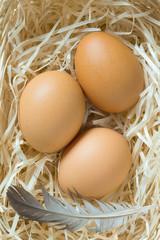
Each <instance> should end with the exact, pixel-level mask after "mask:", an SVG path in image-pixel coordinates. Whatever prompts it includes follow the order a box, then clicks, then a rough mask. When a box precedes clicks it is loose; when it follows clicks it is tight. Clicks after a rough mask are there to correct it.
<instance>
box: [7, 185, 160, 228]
mask: <svg viewBox="0 0 160 240" xmlns="http://www.w3.org/2000/svg"><path fill="white" fill-rule="evenodd" d="M40 185H41V189H42V193H43V198H44V204H45V208H44V207H43V206H42V205H41V204H40V203H39V202H38V201H37V200H36V199H35V198H34V197H33V196H32V194H30V193H29V192H28V191H26V190H24V189H23V188H20V187H17V186H13V185H12V186H10V187H9V188H8V190H7V197H8V200H9V202H10V205H11V206H12V207H13V209H14V210H15V211H16V212H17V213H18V214H19V215H21V216H23V217H24V219H25V220H35V221H39V222H50V223H54V224H55V226H57V227H61V228H60V229H67V230H69V231H76V230H79V229H80V228H81V227H83V226H84V225H86V224H87V223H88V222H89V221H90V220H93V221H95V224H96V228H94V229H90V231H96V232H104V231H105V230H109V229H111V228H117V227H120V226H122V225H123V224H126V223H127V220H128V219H129V218H130V216H131V215H135V216H138V215H140V214H145V213H147V212H148V210H149V209H151V208H152V207H157V205H150V206H145V207H137V206H136V207H133V206H131V205H130V204H128V203H121V204H118V203H113V202H101V201H99V200H94V201H96V202H97V203H98V205H99V207H100V209H98V208H96V207H95V206H93V205H92V204H91V203H90V202H89V201H87V200H85V199H83V198H81V196H80V195H79V194H78V193H77V194H76V196H78V197H79V198H80V199H81V200H82V202H83V204H84V206H85V208H86V210H84V209H83V208H82V207H81V206H80V205H79V204H78V202H77V201H76V199H75V197H74V196H73V194H72V193H71V192H70V195H71V197H72V199H73V201H74V203H75V205H76V207H77V208H74V207H73V206H72V205H70V204H69V203H67V202H65V201H63V200H61V199H60V200H59V199H56V198H54V197H53V196H51V195H50V194H49V193H48V192H47V191H46V189H45V188H44V187H43V185H42V184H40ZM62 226H63V228H62Z"/></svg>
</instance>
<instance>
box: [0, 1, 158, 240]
mask: <svg viewBox="0 0 160 240" xmlns="http://www.w3.org/2000/svg"><path fill="white" fill-rule="evenodd" d="M92 31H106V32H108V33H111V34H113V35H115V36H116V37H118V38H119V39H120V40H122V41H123V42H124V43H125V44H126V45H127V46H129V47H130V48H131V49H132V50H133V52H134V54H135V55H136V56H137V57H138V59H139V61H140V63H141V64H142V66H143V69H144V75H145V90H144V91H143V92H142V94H141V96H140V99H139V102H138V103H137V104H136V106H135V107H133V108H132V109H131V110H129V111H127V112H124V113H119V114H110V113H104V112H101V111H100V110H97V109H96V108H95V107H94V106H92V105H90V104H89V103H87V114H86V117H85V122H84V125H85V127H93V126H103V127H109V128H112V129H115V130H117V131H118V132H120V133H122V134H124V136H125V137H126V138H127V139H128V141H129V144H130V147H131V151H132V156H133V164H132V168H131V171H130V173H129V175H128V178H127V179H126V181H125V182H124V183H123V184H122V186H121V187H120V188H119V189H118V190H117V191H116V192H114V193H112V194H110V195H108V196H105V197H104V198H103V200H106V201H107V200H110V201H114V202H117V201H126V202H129V203H130V204H132V205H140V206H145V205H153V204H159V203H160V198H159V196H160V177H159V171H160V1H156V0H155V1H150V0H146V1H143V0H142V1H133V0H125V1H117V0H115V1H112V0H90V1H88V0H87V1H86V0H81V1H78V0H54V1H53V0H48V1H47V0H46V1H45V0H32V1H28V0H19V1H18V0H17V1H16V0H0V137H1V139H0V239H23V240H25V239H41V240H43V239H57V240H61V239H69V240H70V239H106V240H107V239H108V240H109V239H110V240H111V239H120V240H122V239H150V240H152V239H153V240H156V239H157V240H158V239H160V228H159V223H160V215H159V209H158V208H153V209H151V210H150V211H149V213H148V214H146V215H141V216H140V217H139V218H138V219H134V218H133V220H132V222H129V223H128V224H127V225H126V226H122V227H120V228H118V229H111V230H110V231H107V232H104V233H102V234H98V233H92V232H89V231H88V230H87V228H85V227H83V228H82V229H81V230H79V231H77V232H75V233H70V232H68V231H65V230H62V231H57V230H56V228H54V227H53V226H52V224H46V223H43V224H40V223H38V222H32V221H30V222H29V221H28V222H27V221H26V222H25V221H24V220H23V219H22V217H19V216H18V215H17V214H16V213H15V211H14V210H13V209H12V208H11V206H10V205H9V204H8V201H7V197H6V191H7V188H8V186H10V185H11V184H15V185H18V186H22V187H23V188H25V189H26V190H28V191H29V192H31V193H32V194H33V195H34V196H35V197H36V199H37V200H38V201H40V202H41V203H42V194H41V191H40V189H39V185H38V181H39V182H41V183H42V184H43V185H44V186H45V187H46V189H47V191H48V192H49V193H50V194H51V195H54V196H55V197H61V198H63V199H65V200H66V201H68V202H71V199H70V198H69V197H67V196H66V195H65V194H64V193H62V192H61V190H60V189H59V187H58V183H57V169H58V161H59V159H60V156H61V152H58V153H54V154H42V153H39V152H37V151H35V150H34V149H32V148H31V147H30V146H29V145H28V144H27V143H26V141H25V140H24V139H23V138H22V135H21V132H20V129H19V126H18V122H17V110H18V102H19V98H20V95H21V93H22V91H23V89H24V87H25V85H26V84H27V83H28V81H30V80H31V79H32V78H33V77H34V76H36V75H37V74H39V73H41V72H44V71H48V70H62V71H63V70H64V71H66V72H68V73H70V74H71V75H72V76H73V77H74V78H76V74H75V68H74V56H75V50H76V47H77V44H78V42H79V41H80V39H81V38H82V37H83V36H84V35H85V34H87V33H89V32H92ZM64 121H65V119H64Z"/></svg>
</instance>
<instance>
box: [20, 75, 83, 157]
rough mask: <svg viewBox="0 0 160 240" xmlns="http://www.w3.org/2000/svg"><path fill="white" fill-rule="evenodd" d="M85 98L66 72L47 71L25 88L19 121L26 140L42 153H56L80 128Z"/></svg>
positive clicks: (21, 98)
mask: <svg viewBox="0 0 160 240" xmlns="http://www.w3.org/2000/svg"><path fill="white" fill-rule="evenodd" d="M84 115H85V99H84V95H83V92H82V90H81V88H80V86H79V84H78V83H77V82H76V81H75V80H74V79H73V78H72V77H71V76H70V75H69V74H67V73H65V72H60V71H48V72H44V73H42V74H39V75H37V76H36V77H35V78H33V79H32V80H31V81H30V82H29V83H28V84H27V86H26V87H25V89H24V91H23V93H22V95H21V97H20V103H19V113H18V122H19V126H20V129H21V131H22V134H23V137H24V138H25V139H26V141H27V142H28V143H29V144H30V145H31V146H32V147H33V148H34V149H36V150H38V151H39V152H48V153H50V152H55V151H58V150H60V149H61V148H63V147H64V146H66V145H67V144H68V143H69V142H70V141H71V140H72V139H73V138H74V137H75V135H76V134H77V132H78V131H79V129H80V127H81V125H82V122H83V118H84Z"/></svg>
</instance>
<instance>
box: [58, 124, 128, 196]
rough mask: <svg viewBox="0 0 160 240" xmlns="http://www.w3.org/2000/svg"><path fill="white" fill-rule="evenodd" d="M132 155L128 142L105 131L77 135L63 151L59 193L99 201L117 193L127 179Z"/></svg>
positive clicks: (90, 131)
mask: <svg viewBox="0 0 160 240" xmlns="http://www.w3.org/2000/svg"><path fill="white" fill-rule="evenodd" d="M131 162H132V155H131V151H130V148H129V144H128V142H127V140H126V139H125V138H124V137H123V136H122V135H121V134H120V133H118V132H116V131H114V130H112V129H108V128H92V129H89V130H86V131H84V132H82V133H81V134H79V135H78V136H77V137H76V138H75V139H74V140H73V141H72V142H71V143H70V144H69V145H68V146H67V147H66V149H65V150H64V152H63V154H62V158H61V161H60V165H59V172H58V181H59V185H60V187H61V188H62V190H63V191H64V192H65V193H67V194H68V189H69V190H70V191H72V192H75V191H77V192H78V193H79V194H80V195H81V196H83V197H93V198H100V197H103V196H104V195H106V194H107V193H110V192H112V191H114V190H116V189H117V188H118V187H119V186H120V185H121V184H122V183H123V181H124V180H125V179H126V177H127V175H128V172H129V169H130V167H131Z"/></svg>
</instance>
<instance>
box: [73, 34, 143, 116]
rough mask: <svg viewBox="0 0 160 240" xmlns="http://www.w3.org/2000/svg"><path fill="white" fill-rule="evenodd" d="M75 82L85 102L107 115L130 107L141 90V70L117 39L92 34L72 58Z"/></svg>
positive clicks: (105, 35)
mask: <svg viewBox="0 0 160 240" xmlns="http://www.w3.org/2000/svg"><path fill="white" fill-rule="evenodd" d="M75 69H76V74H77V78H78V81H79V83H80V85H81V87H82V88H83V90H84V92H85V94H86V96H87V98H88V99H89V100H90V102H91V103H93V104H94V105H95V106H96V107H97V108H99V109H101V110H103V111H106V112H115V113H116V112H123V111H126V110H128V109H130V108H131V107H133V106H134V105H135V104H136V102H137V101H138V99H139V96H140V93H141V92H142V91H143V88H144V75H143V69H142V67H141V65H140V63H139V61H138V59H137V57H136V56H135V55H134V54H133V52H132V51H131V50H130V49H129V48H128V47H127V46H126V45H125V44H124V43H122V42H121V41H120V40H119V39H117V38H116V37H114V36H112V35H110V34H108V33H105V32H93V33H90V34H88V35H86V36H85V37H84V38H82V40H81V41H80V43H79V45H78V48H77V51H76V55H75Z"/></svg>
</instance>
